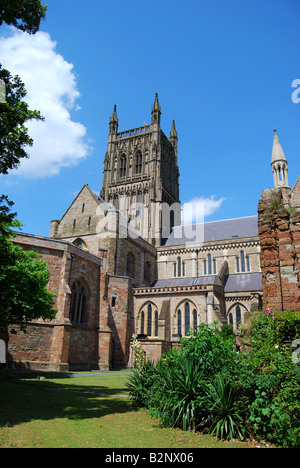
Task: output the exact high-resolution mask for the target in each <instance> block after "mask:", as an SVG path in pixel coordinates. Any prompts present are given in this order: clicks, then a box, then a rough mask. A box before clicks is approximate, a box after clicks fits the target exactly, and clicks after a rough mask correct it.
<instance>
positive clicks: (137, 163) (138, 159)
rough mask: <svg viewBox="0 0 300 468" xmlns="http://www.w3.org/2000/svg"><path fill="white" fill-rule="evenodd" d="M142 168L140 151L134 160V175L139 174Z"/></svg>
mask: <svg viewBox="0 0 300 468" xmlns="http://www.w3.org/2000/svg"><path fill="white" fill-rule="evenodd" d="M142 168H143V156H142V153H141V151H138V152H137V154H136V159H135V173H136V174H141V173H142Z"/></svg>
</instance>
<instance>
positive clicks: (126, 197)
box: [100, 93, 181, 246]
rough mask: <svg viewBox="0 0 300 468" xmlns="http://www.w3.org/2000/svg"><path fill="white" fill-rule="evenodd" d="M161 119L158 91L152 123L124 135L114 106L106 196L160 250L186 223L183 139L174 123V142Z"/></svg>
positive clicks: (103, 192)
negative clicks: (180, 155) (182, 199)
mask: <svg viewBox="0 0 300 468" xmlns="http://www.w3.org/2000/svg"><path fill="white" fill-rule="evenodd" d="M160 118H161V109H160V106H159V102H158V96H157V93H156V96H155V100H154V104H153V106H152V112H151V124H150V125H144V126H143V127H137V128H134V129H131V130H127V131H122V132H118V117H117V111H116V106H115V107H114V110H113V114H112V117H111V119H110V122H109V135H108V144H107V152H106V155H105V160H104V170H103V183H102V190H101V194H100V196H101V198H102V199H104V200H105V201H107V202H109V203H112V204H113V205H114V206H115V208H116V209H117V210H119V211H120V213H121V214H122V215H124V216H126V217H127V218H128V219H129V220H130V222H131V224H132V225H133V226H134V227H135V228H136V230H137V231H138V232H139V233H140V235H141V236H142V237H143V238H144V239H145V240H146V241H148V242H149V243H151V244H153V245H156V246H157V245H160V244H161V243H162V242H163V239H164V238H166V237H168V236H169V234H170V228H172V227H173V226H176V225H179V224H180V223H181V210H180V202H179V170H178V165H177V141H178V136H177V132H176V128H175V122H174V120H173V124H172V130H171V133H170V139H168V138H167V137H166V136H165V134H164V133H163V132H162V130H161V128H160ZM170 207H171V209H170Z"/></svg>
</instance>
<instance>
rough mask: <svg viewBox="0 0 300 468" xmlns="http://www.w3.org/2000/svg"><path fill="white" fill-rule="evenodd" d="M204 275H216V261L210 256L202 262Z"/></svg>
mask: <svg viewBox="0 0 300 468" xmlns="http://www.w3.org/2000/svg"><path fill="white" fill-rule="evenodd" d="M203 270H204V275H216V274H217V261H216V259H215V258H212V256H211V254H208V255H207V259H205V260H203Z"/></svg>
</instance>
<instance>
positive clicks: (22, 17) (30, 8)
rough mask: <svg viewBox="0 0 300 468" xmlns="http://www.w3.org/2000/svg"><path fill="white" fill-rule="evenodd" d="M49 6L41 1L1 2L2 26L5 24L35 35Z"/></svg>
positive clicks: (16, 0) (0, 23) (17, 0)
mask: <svg viewBox="0 0 300 468" xmlns="http://www.w3.org/2000/svg"><path fill="white" fill-rule="evenodd" d="M46 12H47V5H42V4H41V0H0V26H2V24H3V23H6V24H8V25H12V26H15V27H16V28H18V29H21V31H26V32H28V33H29V34H35V33H36V32H37V31H38V30H39V27H40V23H41V20H42V19H44V18H45V16H46Z"/></svg>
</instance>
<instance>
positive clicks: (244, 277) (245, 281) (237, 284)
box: [225, 273, 262, 292]
mask: <svg viewBox="0 0 300 468" xmlns="http://www.w3.org/2000/svg"><path fill="white" fill-rule="evenodd" d="M261 290H262V274H261V273H237V274H233V275H229V276H228V279H227V281H226V284H225V292H238V291H261Z"/></svg>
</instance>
